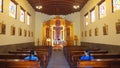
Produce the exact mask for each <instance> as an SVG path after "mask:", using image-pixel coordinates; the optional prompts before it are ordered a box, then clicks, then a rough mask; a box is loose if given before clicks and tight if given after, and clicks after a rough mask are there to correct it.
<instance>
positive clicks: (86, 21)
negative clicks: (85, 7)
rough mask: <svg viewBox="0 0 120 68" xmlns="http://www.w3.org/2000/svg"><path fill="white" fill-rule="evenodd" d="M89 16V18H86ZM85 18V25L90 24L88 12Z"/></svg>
mask: <svg viewBox="0 0 120 68" xmlns="http://www.w3.org/2000/svg"><path fill="white" fill-rule="evenodd" d="M87 16H88V18H86V17H87ZM84 18H85V26H88V25H89V21H88V19H89V15H88V12H87V13H86V14H85V15H84Z"/></svg>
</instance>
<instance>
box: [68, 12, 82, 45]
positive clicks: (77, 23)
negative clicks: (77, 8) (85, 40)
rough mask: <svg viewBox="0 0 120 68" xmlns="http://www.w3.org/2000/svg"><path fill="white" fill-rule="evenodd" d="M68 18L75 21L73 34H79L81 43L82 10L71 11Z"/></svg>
mask: <svg viewBox="0 0 120 68" xmlns="http://www.w3.org/2000/svg"><path fill="white" fill-rule="evenodd" d="M66 19H67V20H69V21H71V22H72V23H73V32H74V33H73V34H74V35H77V36H78V44H80V41H81V36H80V30H81V29H80V27H81V26H80V12H75V13H71V14H69V15H66Z"/></svg>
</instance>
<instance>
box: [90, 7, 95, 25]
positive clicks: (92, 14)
mask: <svg viewBox="0 0 120 68" xmlns="http://www.w3.org/2000/svg"><path fill="white" fill-rule="evenodd" d="M90 16H91V17H90V18H91V23H93V22H94V21H95V10H94V9H93V10H92V11H91V12H90Z"/></svg>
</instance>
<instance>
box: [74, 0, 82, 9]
mask: <svg viewBox="0 0 120 68" xmlns="http://www.w3.org/2000/svg"><path fill="white" fill-rule="evenodd" d="M79 7H80V6H79V5H78V4H77V2H76V0H75V5H73V8H74V9H78V8H79Z"/></svg>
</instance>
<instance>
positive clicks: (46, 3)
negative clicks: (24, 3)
mask: <svg viewBox="0 0 120 68" xmlns="http://www.w3.org/2000/svg"><path fill="white" fill-rule="evenodd" d="M87 1H88V0H28V2H29V3H30V4H31V6H32V7H33V8H34V9H35V11H38V12H42V13H45V14H49V15H67V14H70V13H73V12H77V11H80V10H81V9H82V8H83V6H84V5H85V4H86V3H87ZM39 5H41V6H42V9H36V6H39ZM73 5H79V6H80V7H79V8H78V9H74V8H73Z"/></svg>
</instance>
